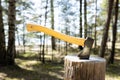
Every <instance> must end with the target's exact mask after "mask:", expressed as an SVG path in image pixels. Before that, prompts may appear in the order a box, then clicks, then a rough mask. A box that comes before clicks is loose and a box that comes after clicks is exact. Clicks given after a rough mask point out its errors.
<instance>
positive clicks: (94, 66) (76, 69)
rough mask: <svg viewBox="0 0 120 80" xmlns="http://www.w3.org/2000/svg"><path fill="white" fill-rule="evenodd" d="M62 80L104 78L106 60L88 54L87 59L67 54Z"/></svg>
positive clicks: (99, 79) (94, 79)
mask: <svg viewBox="0 0 120 80" xmlns="http://www.w3.org/2000/svg"><path fill="white" fill-rule="evenodd" d="M64 69H65V75H64V80H105V71H106V60H105V59H104V58H100V57H97V56H90V58H89V60H82V59H79V57H77V56H73V55H68V56H66V57H65V61H64Z"/></svg>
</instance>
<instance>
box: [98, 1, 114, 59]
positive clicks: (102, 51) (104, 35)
mask: <svg viewBox="0 0 120 80" xmlns="http://www.w3.org/2000/svg"><path fill="white" fill-rule="evenodd" d="M113 2H114V0H109V1H108V4H109V7H108V15H107V22H106V24H105V27H104V33H103V37H102V42H101V47H100V52H99V56H100V57H104V54H105V47H106V42H107V38H108V31H109V26H110V20H111V14H112V8H113Z"/></svg>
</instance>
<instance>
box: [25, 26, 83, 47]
mask: <svg viewBox="0 0 120 80" xmlns="http://www.w3.org/2000/svg"><path fill="white" fill-rule="evenodd" d="M27 30H28V31H39V32H44V33H45V34H48V35H50V36H54V37H55V38H58V39H61V40H64V41H66V42H69V43H72V44H76V45H80V46H84V42H85V39H84V38H77V37H73V36H68V35H65V34H62V33H59V32H57V31H54V30H52V29H49V28H47V27H44V26H41V25H37V24H27Z"/></svg>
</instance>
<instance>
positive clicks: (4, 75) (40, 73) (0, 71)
mask: <svg viewBox="0 0 120 80" xmlns="http://www.w3.org/2000/svg"><path fill="white" fill-rule="evenodd" d="M37 56H38V55H37V54H34V53H26V54H19V56H17V58H16V59H15V61H16V65H14V66H5V67H0V80H63V76H64V64H63V63H57V62H55V61H54V62H46V63H45V64H43V63H41V62H40V61H38V57H37ZM105 78H106V80H120V55H117V56H116V60H115V63H114V64H112V65H107V68H106V75H105Z"/></svg>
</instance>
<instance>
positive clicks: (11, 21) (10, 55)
mask: <svg viewBox="0 0 120 80" xmlns="http://www.w3.org/2000/svg"><path fill="white" fill-rule="evenodd" d="M8 2H9V7H8V25H9V35H8V47H7V64H8V65H14V63H15V61H14V55H15V3H16V1H15V0H9V1H8Z"/></svg>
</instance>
